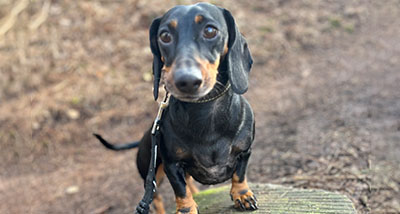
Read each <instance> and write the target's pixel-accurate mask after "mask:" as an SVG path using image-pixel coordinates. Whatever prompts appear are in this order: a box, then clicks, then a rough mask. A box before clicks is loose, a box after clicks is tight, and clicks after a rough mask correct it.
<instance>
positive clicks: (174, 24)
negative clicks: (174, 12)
mask: <svg viewBox="0 0 400 214" xmlns="http://www.w3.org/2000/svg"><path fill="white" fill-rule="evenodd" d="M168 25H169V26H170V27H172V28H175V29H176V28H177V27H178V21H176V20H175V19H174V20H172V21H171V22H170V23H169V24H168Z"/></svg>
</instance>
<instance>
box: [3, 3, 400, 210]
mask: <svg viewBox="0 0 400 214" xmlns="http://www.w3.org/2000/svg"><path fill="white" fill-rule="evenodd" d="M193 2H194V1H193ZM188 3H192V1H185V0H182V1H177V0H176V1H161V0H149V1H144V0H126V1H102V0H98V1H61V0H37V1H29V0H19V1H12V0H1V1H0V70H1V75H0V213H132V212H133V210H134V207H135V205H136V204H137V202H138V201H139V200H140V198H141V196H142V194H143V184H142V180H141V179H140V177H139V175H138V172H137V170H136V166H135V153H136V151H135V150H132V151H128V152H121V153H115V152H111V151H107V150H105V149H104V148H103V147H102V146H100V145H99V143H98V142H97V141H96V140H95V139H94V138H93V137H92V136H91V133H92V132H98V133H102V134H104V136H105V137H106V138H108V139H110V140H112V141H114V142H126V141H130V140H134V139H138V138H140V137H141V133H142V132H143V131H144V130H145V129H146V128H147V127H149V125H150V124H151V122H152V119H153V117H154V115H155V112H156V109H157V103H156V102H154V100H153V99H152V84H151V59H152V56H151V53H150V50H149V47H148V27H149V25H150V23H151V20H152V19H153V18H154V17H156V16H158V15H161V14H162V13H164V12H165V11H166V10H167V9H168V8H170V7H172V6H174V5H175V4H188ZM213 3H216V4H218V5H220V6H223V7H226V8H228V9H229V10H231V12H232V13H233V14H234V16H235V18H236V21H237V23H238V25H239V27H240V30H241V31H242V33H243V34H244V35H245V36H246V38H247V40H248V42H249V45H250V48H251V51H252V53H253V56H254V60H255V65H254V69H253V70H252V73H251V79H250V89H249V92H248V93H247V94H246V95H245V96H246V98H248V100H249V101H250V103H251V104H252V106H253V108H254V111H255V114H256V124H257V127H256V128H257V130H256V140H255V143H254V147H253V148H254V149H253V154H252V157H251V161H250V164H249V170H248V177H249V180H250V181H253V182H268V183H276V184H284V185H289V186H295V187H301V188H319V189H325V190H332V191H338V192H341V193H343V194H345V195H347V196H348V197H349V198H350V199H351V200H352V201H353V202H354V203H355V205H356V208H357V210H358V211H359V213H369V212H371V213H400V201H399V198H400V189H399V188H400V172H399V167H398V166H399V162H400V156H399V153H400V144H399V142H400V87H399V83H400V57H399V56H400V37H399V35H400V28H399V27H398V26H400V19H399V17H400V1H398V0H387V1H372V0H350V1H349V0H337V1H313V0H301V1H298V0H270V1H261V0H252V1H244V0H239V1H235V4H233V3H232V2H231V1H218V0H217V1H213ZM199 186H200V185H199ZM200 187H201V188H205V187H202V186H200ZM161 192H162V193H163V195H164V199H165V201H166V203H167V205H168V207H171V206H173V194H172V191H171V188H170V187H169V185H168V183H167V182H165V184H164V185H163V186H162V187H161ZM227 197H228V196H227Z"/></svg>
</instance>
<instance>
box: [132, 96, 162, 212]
mask: <svg viewBox="0 0 400 214" xmlns="http://www.w3.org/2000/svg"><path fill="white" fill-rule="evenodd" d="M168 103H169V94H168V92H166V94H165V97H164V100H163V101H162V102H161V103H160V107H159V108H158V113H157V117H156V119H155V120H154V123H153V127H152V128H151V159H150V164H149V170H148V172H147V177H146V181H145V190H144V195H143V198H142V200H141V201H140V202H139V205H138V206H137V207H136V212H135V213H136V214H148V213H149V210H150V204H151V202H152V201H153V195H154V193H155V192H156V188H157V184H156V179H155V174H156V172H155V171H156V164H157V161H156V160H157V150H158V146H159V142H160V136H161V135H160V123H161V119H162V114H163V112H164V110H165V109H166V108H167V107H168Z"/></svg>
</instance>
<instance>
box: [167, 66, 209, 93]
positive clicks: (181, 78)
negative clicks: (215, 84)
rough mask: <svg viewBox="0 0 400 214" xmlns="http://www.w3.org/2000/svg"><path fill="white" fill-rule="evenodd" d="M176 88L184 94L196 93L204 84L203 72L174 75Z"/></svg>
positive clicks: (195, 70) (185, 72) (189, 71)
mask: <svg viewBox="0 0 400 214" xmlns="http://www.w3.org/2000/svg"><path fill="white" fill-rule="evenodd" d="M174 82H175V85H176V88H178V90H179V91H181V92H183V93H195V92H196V91H197V89H199V87H200V85H201V83H202V82H203V80H202V78H201V72H200V71H198V70H197V69H189V70H186V71H177V72H176V73H175V75H174Z"/></svg>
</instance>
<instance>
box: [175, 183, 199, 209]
mask: <svg viewBox="0 0 400 214" xmlns="http://www.w3.org/2000/svg"><path fill="white" fill-rule="evenodd" d="M175 201H176V213H177V214H180V213H181V212H179V210H180V209H183V208H188V207H190V211H189V212H188V214H197V204H196V202H195V201H194V200H193V196H192V192H191V191H190V189H189V186H188V185H186V196H185V197H183V198H181V197H176V199H175Z"/></svg>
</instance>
